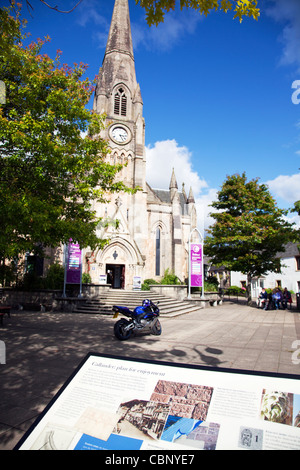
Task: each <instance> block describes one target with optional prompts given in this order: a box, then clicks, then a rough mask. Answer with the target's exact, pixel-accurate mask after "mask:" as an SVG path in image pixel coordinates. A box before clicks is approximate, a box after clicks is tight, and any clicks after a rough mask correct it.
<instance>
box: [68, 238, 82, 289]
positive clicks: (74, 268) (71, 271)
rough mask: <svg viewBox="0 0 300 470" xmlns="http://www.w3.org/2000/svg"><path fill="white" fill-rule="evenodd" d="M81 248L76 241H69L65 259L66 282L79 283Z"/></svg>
mask: <svg viewBox="0 0 300 470" xmlns="http://www.w3.org/2000/svg"><path fill="white" fill-rule="evenodd" d="M80 277H81V249H80V245H79V244H78V243H69V247H68V260H67V278H66V282H67V284H80Z"/></svg>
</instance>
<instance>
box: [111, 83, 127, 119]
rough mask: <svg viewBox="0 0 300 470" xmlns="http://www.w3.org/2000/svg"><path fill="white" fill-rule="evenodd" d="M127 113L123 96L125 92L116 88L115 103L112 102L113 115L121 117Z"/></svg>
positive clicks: (125, 99) (124, 96)
mask: <svg viewBox="0 0 300 470" xmlns="http://www.w3.org/2000/svg"><path fill="white" fill-rule="evenodd" d="M126 112H127V98H126V95H125V91H124V90H123V88H118V90H117V91H116V93H115V101H114V113H115V114H119V115H121V116H126Z"/></svg>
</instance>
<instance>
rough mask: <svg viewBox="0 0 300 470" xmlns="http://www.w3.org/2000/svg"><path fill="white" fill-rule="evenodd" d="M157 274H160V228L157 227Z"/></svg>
mask: <svg viewBox="0 0 300 470" xmlns="http://www.w3.org/2000/svg"><path fill="white" fill-rule="evenodd" d="M155 275H156V276H160V228H159V227H157V229H156V234H155Z"/></svg>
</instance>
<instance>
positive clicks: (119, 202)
mask: <svg viewBox="0 0 300 470" xmlns="http://www.w3.org/2000/svg"><path fill="white" fill-rule="evenodd" d="M115 204H116V206H117V207H121V205H122V199H121V198H120V196H118V197H117V199H116V200H115Z"/></svg>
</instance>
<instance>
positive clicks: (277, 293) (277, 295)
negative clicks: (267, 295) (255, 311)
mask: <svg viewBox="0 0 300 470" xmlns="http://www.w3.org/2000/svg"><path fill="white" fill-rule="evenodd" d="M273 301H274V305H275V308H276V310H278V309H279V306H280V303H281V301H282V292H281V290H280V289H279V287H277V289H276V290H275V292H274V293H273Z"/></svg>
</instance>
